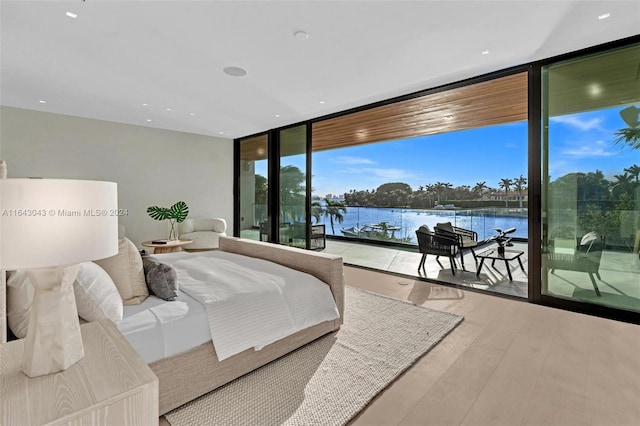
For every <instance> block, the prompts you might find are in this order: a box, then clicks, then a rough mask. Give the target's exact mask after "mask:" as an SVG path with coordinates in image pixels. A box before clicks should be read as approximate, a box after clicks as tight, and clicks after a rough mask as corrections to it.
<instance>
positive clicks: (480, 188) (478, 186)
mask: <svg viewBox="0 0 640 426" xmlns="http://www.w3.org/2000/svg"><path fill="white" fill-rule="evenodd" d="M485 189H487V182H486V181H482V182H478V183H476V186H474V187H473V190H472V191H473V192H475V193H476V194H478V196H479V197H480V198H482V192H483V191H484V190H485Z"/></svg>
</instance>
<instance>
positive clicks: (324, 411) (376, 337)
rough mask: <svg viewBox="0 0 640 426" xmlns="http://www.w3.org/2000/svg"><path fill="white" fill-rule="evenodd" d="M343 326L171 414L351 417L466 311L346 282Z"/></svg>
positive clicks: (290, 420)
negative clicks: (421, 303) (415, 302)
mask: <svg viewBox="0 0 640 426" xmlns="http://www.w3.org/2000/svg"><path fill="white" fill-rule="evenodd" d="M345 299H346V300H345V321H344V325H343V326H342V328H341V329H340V331H339V332H338V333H336V334H331V335H327V336H325V337H322V338H320V339H318V340H316V341H315V342H312V343H310V344H308V345H306V346H304V347H302V348H300V349H298V350H297V351H295V352H292V353H290V354H289V355H286V356H284V357H282V358H280V359H278V360H276V361H273V362H272V363H270V364H267V365H265V366H264V367H262V368H260V369H258V370H256V371H254V372H252V373H249V374H247V375H245V376H243V377H241V378H239V379H237V380H234V381H233V382H231V383H229V384H227V385H225V386H223V387H221V388H219V389H216V390H214V391H213V392H210V393H208V394H207V395H204V396H202V397H200V398H198V399H196V400H194V401H191V402H190V403H188V404H185V405H183V406H182V407H179V408H177V409H176V410H174V411H171V412H170V413H168V414H166V415H165V417H166V419H167V420H169V422H170V423H171V425H172V426H186V425H198V426H200V425H224V426H226V425H242V426H246V425H256V426H258V425H259V426H262V425H265V426H266V425H305V426H306V425H323V426H324V425H343V424H346V423H347V422H348V421H349V420H350V419H352V418H353V417H354V416H356V415H357V414H358V413H359V412H360V410H362V409H363V408H364V407H365V406H366V405H367V404H368V403H369V401H371V400H372V399H373V398H374V397H375V396H376V395H377V394H378V393H379V392H380V391H382V390H383V389H384V388H386V387H387V386H388V385H389V384H390V383H391V382H393V380H394V379H395V378H396V377H398V376H399V375H400V374H401V373H402V372H403V371H405V370H406V369H407V368H409V367H410V366H411V365H413V364H414V362H415V361H416V360H417V359H418V358H420V357H421V356H422V355H424V354H425V353H427V352H428V351H429V350H430V349H431V348H433V347H434V346H435V345H436V344H437V343H438V342H439V341H440V340H442V339H443V338H444V337H445V336H446V335H447V334H448V333H449V332H450V331H451V330H453V329H454V328H455V327H456V326H457V325H458V324H459V323H460V322H461V321H462V319H463V318H462V317H461V316H458V315H454V314H450V313H447V312H439V311H434V310H432V309H426V308H423V307H420V306H415V305H412V304H409V303H406V302H402V301H399V300H395V299H390V298H387V297H383V296H379V295H376V294H373V293H369V292H365V291H362V290H357V289H354V288H351V287H347V288H346V296H345Z"/></svg>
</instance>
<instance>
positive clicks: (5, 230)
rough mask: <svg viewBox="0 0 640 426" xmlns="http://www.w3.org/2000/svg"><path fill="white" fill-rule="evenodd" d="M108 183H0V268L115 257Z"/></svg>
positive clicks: (113, 203) (113, 190)
mask: <svg viewBox="0 0 640 426" xmlns="http://www.w3.org/2000/svg"><path fill="white" fill-rule="evenodd" d="M117 208H118V194H117V185H116V184H115V183H114V182H100V181H87V180H68V179H0V269H7V270H12V269H27V268H41V267H51V266H60V265H71V264H74V263H80V262H85V261H89V260H96V259H102V258H105V257H109V256H113V255H115V254H117V253H118V215H117V213H118V212H117Z"/></svg>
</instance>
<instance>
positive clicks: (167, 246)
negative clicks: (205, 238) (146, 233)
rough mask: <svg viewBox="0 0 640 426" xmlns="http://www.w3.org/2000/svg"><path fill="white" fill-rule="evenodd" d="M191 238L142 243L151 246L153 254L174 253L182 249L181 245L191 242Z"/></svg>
mask: <svg viewBox="0 0 640 426" xmlns="http://www.w3.org/2000/svg"><path fill="white" fill-rule="evenodd" d="M192 242H193V240H175V241H171V242H167V243H164V244H159V243H154V242H153V240H152V241H145V242H143V243H142V245H143V246H145V247H153V254H161V253H174V252H176V251H182V246H184V245H187V244H191V243H192Z"/></svg>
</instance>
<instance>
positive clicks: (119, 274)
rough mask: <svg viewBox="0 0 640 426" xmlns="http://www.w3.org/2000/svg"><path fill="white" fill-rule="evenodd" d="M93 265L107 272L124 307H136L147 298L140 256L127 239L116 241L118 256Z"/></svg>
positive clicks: (147, 292) (147, 293) (147, 291)
mask: <svg viewBox="0 0 640 426" xmlns="http://www.w3.org/2000/svg"><path fill="white" fill-rule="evenodd" d="M95 263H97V264H98V265H100V266H101V267H102V269H104V270H105V271H107V274H109V276H110V277H111V279H112V280H113V282H114V283H115V284H116V287H117V288H118V293H120V297H121V298H122V301H123V303H124V304H125V305H137V304H139V303H142V302H143V301H144V299H146V298H147V297H148V296H149V289H148V288H147V283H146V281H145V280H144V268H143V267H142V256H140V252H139V251H138V249H137V248H136V246H135V244H133V243H132V242H131V241H130V240H129V239H128V238H126V237H125V238H121V239H120V240H119V241H118V254H116V255H115V256H112V257H108V258H106V259H102V260H96V261H95Z"/></svg>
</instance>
